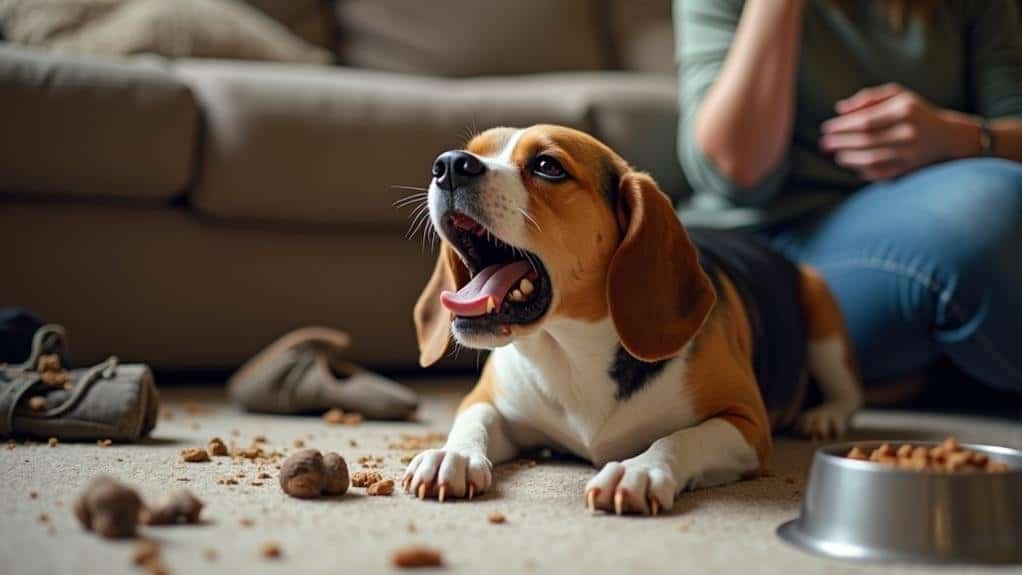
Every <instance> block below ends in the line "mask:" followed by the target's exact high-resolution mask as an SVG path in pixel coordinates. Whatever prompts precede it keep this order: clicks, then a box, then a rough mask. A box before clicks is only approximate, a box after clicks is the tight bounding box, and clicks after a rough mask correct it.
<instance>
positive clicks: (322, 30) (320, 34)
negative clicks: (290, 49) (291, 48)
mask: <svg viewBox="0 0 1022 575" xmlns="http://www.w3.org/2000/svg"><path fill="white" fill-rule="evenodd" d="M245 2H247V3H249V4H251V5H252V6H255V7H256V8H258V9H259V10H262V11H263V12H264V13H266V15H268V16H269V17H271V18H273V19H274V20H276V21H278V22H280V23H281V24H283V25H284V26H286V27H287V29H288V30H291V32H292V33H293V34H294V35H296V36H298V37H299V38H301V39H302V40H305V41H306V42H308V43H309V44H312V45H313V46H319V47H321V48H327V49H330V50H333V43H334V34H333V30H334V20H333V14H331V10H330V0H245Z"/></svg>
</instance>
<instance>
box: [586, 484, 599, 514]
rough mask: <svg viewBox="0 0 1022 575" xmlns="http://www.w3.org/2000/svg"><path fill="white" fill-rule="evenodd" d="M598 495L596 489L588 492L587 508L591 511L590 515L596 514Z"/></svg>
mask: <svg viewBox="0 0 1022 575" xmlns="http://www.w3.org/2000/svg"><path fill="white" fill-rule="evenodd" d="M598 494H599V491H597V490H596V489H590V490H589V491H587V492H586V507H587V508H588V509H589V512H590V513H596V496H597V495H598Z"/></svg>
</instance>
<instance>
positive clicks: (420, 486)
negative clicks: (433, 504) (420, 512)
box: [419, 483, 426, 499]
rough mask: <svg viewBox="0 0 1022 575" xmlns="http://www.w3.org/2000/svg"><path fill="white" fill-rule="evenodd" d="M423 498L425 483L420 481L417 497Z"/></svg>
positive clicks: (424, 496) (424, 495)
mask: <svg viewBox="0 0 1022 575" xmlns="http://www.w3.org/2000/svg"><path fill="white" fill-rule="evenodd" d="M425 498H426V484H425V483H420V484H419V499H425Z"/></svg>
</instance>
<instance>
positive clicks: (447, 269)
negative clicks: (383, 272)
mask: <svg viewBox="0 0 1022 575" xmlns="http://www.w3.org/2000/svg"><path fill="white" fill-rule="evenodd" d="M468 276H469V273H468V268H466V267H465V264H463V263H462V262H461V258H459V257H458V254H456V253H455V252H454V249H453V248H451V246H449V245H447V243H446V242H443V243H442V244H441V246H440V253H439V254H438V255H437V258H436V266H435V267H434V268H433V275H432V276H431V277H430V278H429V282H428V283H426V287H425V288H423V290H422V293H421V294H420V295H419V301H417V302H415V311H414V315H415V334H416V335H417V336H418V338H419V365H421V366H422V367H429V366H430V365H433V364H434V363H436V362H437V360H439V359H440V358H441V357H443V355H444V352H446V351H447V345H448V344H449V343H450V339H451V320H452V319H453V316H452V315H451V312H449V311H447V309H445V308H444V306H443V305H442V304H441V303H440V293H441V292H443V291H444V290H451V291H454V290H457V289H458V288H459V287H461V286H464V285H465V284H466V283H468V279H469V277H468Z"/></svg>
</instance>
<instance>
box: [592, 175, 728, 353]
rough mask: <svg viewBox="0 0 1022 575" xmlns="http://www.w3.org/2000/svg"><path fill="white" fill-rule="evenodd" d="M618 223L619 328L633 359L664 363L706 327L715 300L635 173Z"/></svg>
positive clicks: (615, 307) (655, 197)
mask: <svg viewBox="0 0 1022 575" xmlns="http://www.w3.org/2000/svg"><path fill="white" fill-rule="evenodd" d="M617 217H618V223H619V225H620V226H621V229H622V231H623V239H622V240H621V244H620V245H619V246H618V248H617V251H616V252H615V253H614V256H613V258H612V259H611V261H610V269H609V271H608V274H607V302H608V305H609V307H610V316H611V319H613V321H614V328H615V329H616V330H617V334H618V337H619V338H621V345H623V346H624V348H625V349H626V350H628V352H629V353H631V354H632V355H633V356H635V357H636V358H638V359H641V360H643V361H659V360H662V359H666V358H668V357H671V356H673V355H675V354H677V353H678V352H679V351H681V349H682V348H683V347H684V346H685V344H686V343H688V342H689V340H691V339H692V337H693V336H694V335H695V333H696V332H697V331H698V330H699V328H700V327H702V325H703V322H705V321H706V318H707V316H709V313H710V309H711V308H713V305H714V303H715V302H716V300H717V294H716V292H715V291H714V289H713V284H712V283H711V282H710V278H709V277H708V276H707V275H706V272H704V271H703V268H702V267H701V266H700V265H699V256H698V254H697V253H696V249H695V246H694V245H692V241H691V240H689V238H688V234H686V233H685V229H684V228H683V227H682V226H681V222H679V221H678V217H677V215H675V213H674V208H673V206H672V205H671V201H670V200H669V199H668V198H667V196H666V195H665V194H664V193H663V192H661V191H660V188H659V187H657V185H656V182H654V181H653V178H651V177H649V176H648V175H646V174H642V173H637V172H628V173H626V174H625V175H624V176H622V178H621V183H620V186H619V188H618V200H617Z"/></svg>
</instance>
